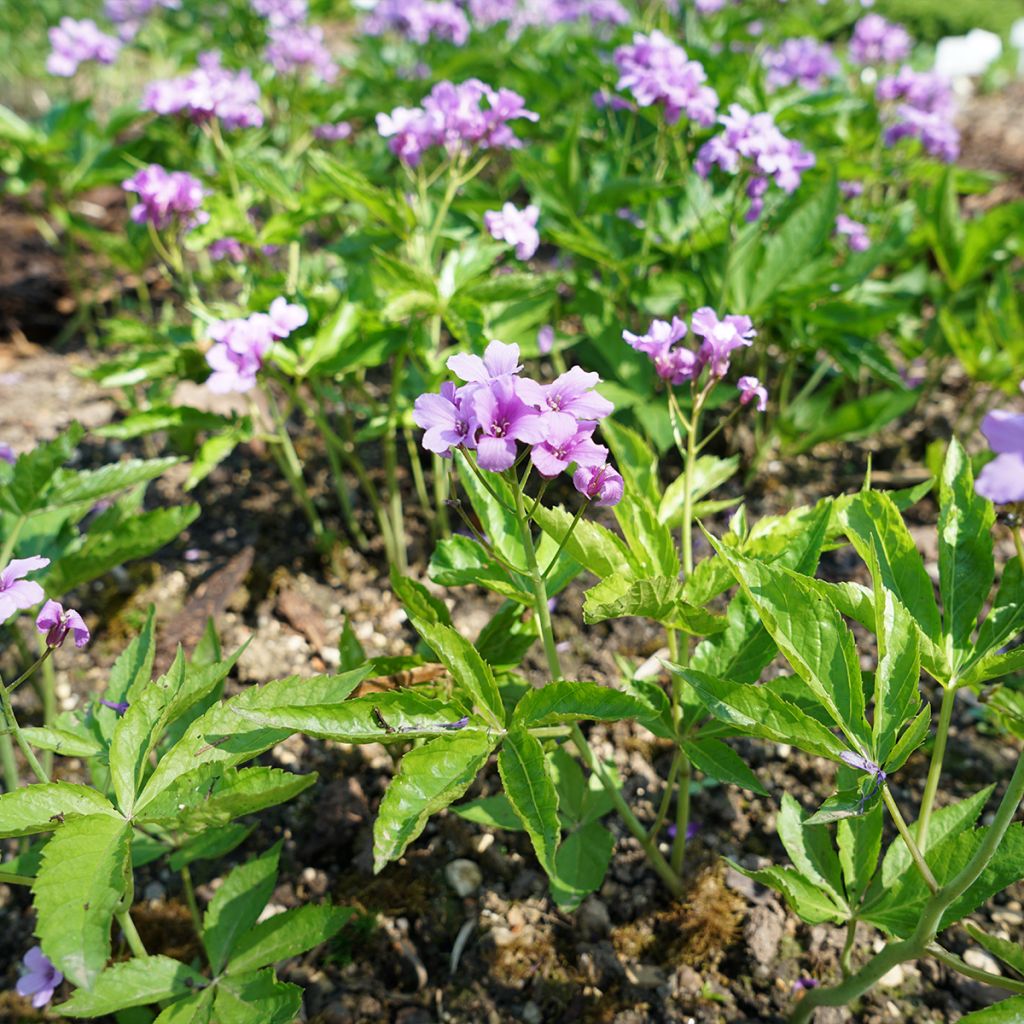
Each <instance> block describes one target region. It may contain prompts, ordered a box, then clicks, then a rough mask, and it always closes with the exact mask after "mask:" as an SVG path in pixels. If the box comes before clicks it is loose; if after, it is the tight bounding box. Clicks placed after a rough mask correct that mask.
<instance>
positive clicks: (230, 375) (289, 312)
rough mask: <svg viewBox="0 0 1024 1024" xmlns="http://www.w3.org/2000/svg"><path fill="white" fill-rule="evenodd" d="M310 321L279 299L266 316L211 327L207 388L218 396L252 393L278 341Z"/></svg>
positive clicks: (293, 307) (302, 312)
mask: <svg viewBox="0 0 1024 1024" xmlns="http://www.w3.org/2000/svg"><path fill="white" fill-rule="evenodd" d="M308 319H309V314H308V313H307V312H306V310H305V309H304V308H303V307H302V306H296V305H293V304H292V303H290V302H288V300H287V299H286V298H284V296H279V297H278V298H276V299H274V301H273V302H272V303H271V304H270V310H269V312H267V313H253V314H252V315H250V316H248V317H245V318H244V319H242V318H238V319H235V320H215V321H214V322H213V323H212V324H210V337H211V338H212V339H213V341H214V344H213V346H212V347H211V348H210V350H209V351H208V352H207V353H206V362H207V363H208V364H209V366H210V369H211V370H213V373H211V374H210V376H209V377H208V378H207V379H206V386H207V387H208V388H209V389H210V390H211V391H213V392H215V393H216V394H219V395H223V394H228V393H230V392H233V391H234V392H244V391H249V390H250V389H251V388H252V387H253V386H254V385H255V384H256V374H257V373H259V371H260V370H261V369H262V368H263V360H264V358H265V357H266V355H267V353H268V352H269V351H270V349H271V346H272V345H273V344H274V342H275V341H280V340H282V339H283V338H287V337H288V335H289V334H291V333H292V331H297V330H298V329H299V328H300V327H302V326H303V324H305V323H306V321H307V320H308Z"/></svg>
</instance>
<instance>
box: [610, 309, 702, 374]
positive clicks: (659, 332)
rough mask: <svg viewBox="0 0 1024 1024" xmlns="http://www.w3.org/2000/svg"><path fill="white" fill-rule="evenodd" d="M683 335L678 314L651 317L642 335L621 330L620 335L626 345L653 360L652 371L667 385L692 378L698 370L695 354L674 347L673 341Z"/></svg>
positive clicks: (698, 363) (681, 337)
mask: <svg viewBox="0 0 1024 1024" xmlns="http://www.w3.org/2000/svg"><path fill="white" fill-rule="evenodd" d="M685 337H686V324H685V323H683V321H682V320H680V319H679V317H676V316H674V317H672V322H671V323H669V322H668V321H667V320H652V321H651V325H650V327H648V328H647V333H646V334H633V333H632V331H623V332H622V338H623V341H625V342H626V344H627V345H629V346H630V348H634V349H636V350H637V352H642V353H643V354H644V355H645V356H647V357H648V359H650V360H651V362H653V363H654V369H655V372H656V373H657V374H658V376H659V377H661V378H662V380H667V381H669V383H671V384H676V385H678V384H682V383H683V382H684V381H688V380H693V379H694V378H695V377H696V376H697V375H698V374H699V373H700V362H699V361H698V359H697V355H696V353H694V352H691V351H690V350H689V349H686V348H676V347H675V344H676V342H677V341H681V340H682V339H683V338H685Z"/></svg>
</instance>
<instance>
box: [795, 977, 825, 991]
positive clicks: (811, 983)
mask: <svg viewBox="0 0 1024 1024" xmlns="http://www.w3.org/2000/svg"><path fill="white" fill-rule="evenodd" d="M820 984H821V982H819V981H818V979H817V978H797V979H796V981H794V982H793V992H794V993H796V992H806V991H808V990H809V989H812V988H817V987H818V986H819V985H820Z"/></svg>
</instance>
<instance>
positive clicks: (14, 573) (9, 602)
mask: <svg viewBox="0 0 1024 1024" xmlns="http://www.w3.org/2000/svg"><path fill="white" fill-rule="evenodd" d="M49 564H50V560H49V559H48V558H43V556H42V555H32V556H31V557H30V558H15V559H12V560H11V561H10V562H9V563H8V564H7V567H6V568H5V569H4V570H3V572H0V623H4V622H6V621H7V620H8V619H9V618H10V617H11V616H12V615H13V614H14V613H15V612H20V611H24V609H26V608H31V607H32V605H34V604H39V602H40V601H42V599H43V598H44V597H45V596H46V595H45V594H44V593H43V588H42V587H41V586H39V584H38V583H35V582H33V581H32V580H27V579H25V577H26V576H27V575H28V574H29V573H30V572H35V571H36V569H45V568H46V566H48V565H49Z"/></svg>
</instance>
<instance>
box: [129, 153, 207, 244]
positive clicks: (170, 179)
mask: <svg viewBox="0 0 1024 1024" xmlns="http://www.w3.org/2000/svg"><path fill="white" fill-rule="evenodd" d="M121 188H123V189H124V190H125V192H134V193H136V195H138V197H139V201H138V202H137V203H136V204H135V205H134V206H133V207H132V210H131V218H132V220H133V221H135V223H136V224H152V225H153V227H155V228H156V229H157V230H158V231H162V230H163V229H164V228H166V227H169V226H170V225H171V224H173V223H178V224H180V225H181V226H182V227H183V228H185V229H186V230H187V229H188V228H193V227H195V226H196V225H197V224H205V223H206V222H207V221H208V220H209V219H210V217H209V214H207V213H206V212H205V211H203V210H201V209H200V207H201V206H202V204H203V198H204V197H205V196H208V195H209V194H210V192H209V190H208V189H205V188H203V184H202V182H201V181H200V180H199V179H198V178H194V177H193V176H192V175H191V174H188V173H187V172H185V171H168V170H167V169H166V168H164V167H161V166H160V164H150V165H149V166H148V167H144V168H143V169H142V170H141V171H137V172H136V173H135V174H134V175H133V176H132V177H130V178H128V179H127V180H125V181H123V182H121Z"/></svg>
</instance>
